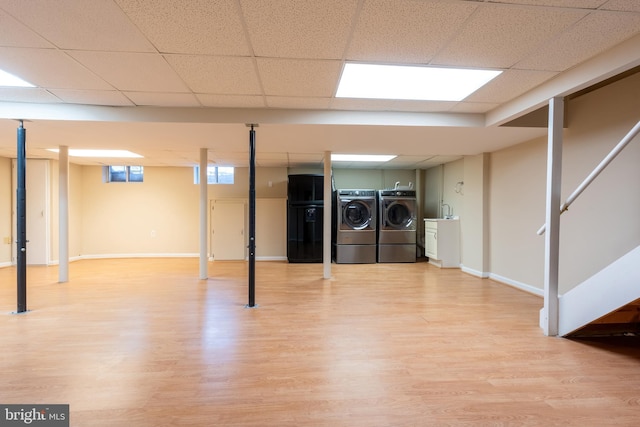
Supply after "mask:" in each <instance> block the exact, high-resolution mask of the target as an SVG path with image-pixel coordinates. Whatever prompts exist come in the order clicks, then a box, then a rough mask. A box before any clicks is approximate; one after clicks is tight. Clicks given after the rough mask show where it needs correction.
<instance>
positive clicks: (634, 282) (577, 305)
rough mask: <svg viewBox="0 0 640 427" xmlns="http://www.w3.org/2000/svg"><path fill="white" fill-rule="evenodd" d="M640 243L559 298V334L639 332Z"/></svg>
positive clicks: (636, 333)
mask: <svg viewBox="0 0 640 427" xmlns="http://www.w3.org/2000/svg"><path fill="white" fill-rule="evenodd" d="M638 266H640V246H638V247H636V248H635V249H633V250H631V251H630V252H628V253H627V254H625V255H624V256H622V257H621V258H619V259H618V260H616V261H614V262H613V263H611V264H610V265H608V266H607V267H605V268H604V269H602V270H601V271H599V272H598V273H596V274H595V275H593V276H592V277H590V278H589V279H587V280H585V281H584V282H582V283H581V284H580V285H578V286H576V287H575V288H573V289H572V290H570V291H569V292H567V293H565V294H564V295H562V296H561V297H560V298H559V314H560V316H559V318H558V335H560V336H565V337H578V336H603V335H621V334H634V335H638V334H640V268H638Z"/></svg>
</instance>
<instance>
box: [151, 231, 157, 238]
mask: <svg viewBox="0 0 640 427" xmlns="http://www.w3.org/2000/svg"><path fill="white" fill-rule="evenodd" d="M156 236H157V234H156V230H151V237H153V238H155V237H156Z"/></svg>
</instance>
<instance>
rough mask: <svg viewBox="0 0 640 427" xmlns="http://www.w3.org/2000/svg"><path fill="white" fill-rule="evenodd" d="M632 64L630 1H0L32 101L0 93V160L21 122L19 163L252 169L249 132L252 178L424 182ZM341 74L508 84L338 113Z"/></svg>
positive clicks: (522, 131)
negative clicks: (404, 177) (349, 173)
mask: <svg viewBox="0 0 640 427" xmlns="http://www.w3.org/2000/svg"><path fill="white" fill-rule="evenodd" d="M638 52H640V2H639V1H636V0H503V1H500V0H491V1H489V0H487V1H479V0H477V1H476V0H474V1H472V0H393V1H390V0H164V1H162V0H75V1H74V0H58V1H55V2H52V1H50V0H32V1H29V2H25V1H23V0H3V1H2V2H0V69H4V70H5V71H8V72H11V73H13V74H16V75H18V76H20V77H21V78H23V79H25V80H27V81H29V82H31V83H33V84H34V85H35V86H36V87H35V88H0V156H4V157H15V153H16V149H15V145H16V143H15V135H16V132H15V128H16V127H17V126H18V123H17V122H16V121H15V120H13V119H24V120H26V121H25V123H24V125H25V127H26V128H27V155H28V156H29V157H48V158H55V156H56V155H55V154H53V153H50V152H48V151H46V149H47V148H56V147H58V146H60V145H64V146H69V147H72V148H114V149H129V150H131V151H134V152H137V153H139V154H141V155H143V156H144V159H143V160H141V161H138V162H137V163H141V164H143V165H146V166H190V165H193V164H196V163H197V161H198V158H199V154H198V153H199V149H200V148H207V149H208V150H209V160H210V161H211V162H212V163H216V164H220V165H232V166H247V164H248V129H247V127H246V126H245V124H246V123H257V124H259V127H258V128H257V135H256V144H257V163H258V166H263V167H321V165H322V159H323V156H324V155H325V153H327V152H339V153H368V154H397V155H398V158H396V159H395V160H393V161H391V162H389V163H388V164H386V165H385V166H384V167H393V168H428V167H430V166H432V165H435V164H440V163H443V162H447V161H451V160H454V159H457V158H460V157H461V156H464V155H473V154H478V153H482V152H491V151H495V150H498V149H501V148H504V147H507V146H509V145H514V144H517V143H519V142H522V141H526V140H529V139H531V138H535V137H538V136H541V135H544V134H545V132H546V130H545V129H544V128H535V127H513V126H510V127H506V126H500V125H502V124H504V123H506V122H508V121H511V120H513V119H515V118H517V117H519V116H522V115H524V114H526V113H528V112H531V111H534V110H536V109H538V108H539V107H540V106H541V105H543V104H544V103H545V102H546V100H547V99H548V98H549V97H553V96H566V95H570V94H571V93H573V92H576V91H579V90H583V89H585V88H586V87H588V86H590V85H593V84H597V83H598V82H600V81H603V80H605V79H607V78H610V77H612V76H614V75H616V74H618V73H622V72H625V71H627V70H629V69H631V68H633V67H636V66H638V65H640V54H638ZM347 61H360V62H376V63H394V64H414V65H432V66H441V67H454V66H455V67H482V68H489V69H499V70H503V71H504V72H503V73H502V74H501V75H500V76H499V77H498V78H496V79H495V80H494V81H492V82H490V83H489V84H488V85H487V86H485V87H484V88H481V89H480V90H479V91H477V92H476V93H474V94H472V95H470V96H469V97H468V98H466V99H464V100H463V101H461V102H429V101H387V100H369V99H366V100H365V99H337V98H335V92H336V89H337V85H338V80H339V78H340V74H341V71H342V68H343V66H344V64H345V62H347ZM72 162H74V163H81V164H103V163H113V162H111V161H109V160H105V159H97V160H91V159H72ZM119 163H122V162H119ZM347 166H348V167H356V165H353V164H351V165H347ZM365 166H366V167H380V166H375V165H365Z"/></svg>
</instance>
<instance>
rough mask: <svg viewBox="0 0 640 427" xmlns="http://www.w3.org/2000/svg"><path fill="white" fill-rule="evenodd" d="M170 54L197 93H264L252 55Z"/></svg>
mask: <svg viewBox="0 0 640 427" xmlns="http://www.w3.org/2000/svg"><path fill="white" fill-rule="evenodd" d="M166 58H167V61H168V62H169V63H170V64H171V66H172V67H173V69H174V70H176V72H177V73H178V74H179V75H180V77H182V79H183V80H184V81H185V82H186V83H187V85H189V87H190V88H191V90H193V91H194V92H196V93H213V94H228V95H260V94H262V91H261V90H260V83H259V81H258V76H257V74H256V70H255V66H254V63H253V59H251V58H247V57H231V56H224V57H218V56H196V55H166Z"/></svg>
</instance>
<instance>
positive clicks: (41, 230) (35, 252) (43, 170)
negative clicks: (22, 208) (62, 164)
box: [12, 159, 50, 265]
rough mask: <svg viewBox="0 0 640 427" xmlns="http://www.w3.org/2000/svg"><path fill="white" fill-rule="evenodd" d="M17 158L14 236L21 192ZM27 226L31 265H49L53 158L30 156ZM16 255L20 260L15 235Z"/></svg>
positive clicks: (27, 163)
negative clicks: (50, 181)
mask: <svg viewBox="0 0 640 427" xmlns="http://www.w3.org/2000/svg"><path fill="white" fill-rule="evenodd" d="M16 163H17V162H16V160H14V161H13V209H12V216H13V235H14V236H15V237H17V236H18V233H17V229H18V228H17V216H16V215H17V202H18V201H17V195H16V188H17V186H18V179H17V169H16ZM25 175H26V176H25V192H26V196H27V197H26V199H27V200H26V204H27V212H26V222H27V224H26V227H27V241H28V243H27V264H29V265H47V264H49V245H50V241H49V238H50V233H49V211H50V209H49V203H50V201H49V160H40V159H27V162H26V173H25ZM13 240H14V242H13V250H12V257H13V261H14V262H16V257H17V255H16V247H15V240H16V239H15V238H14V239H13Z"/></svg>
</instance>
